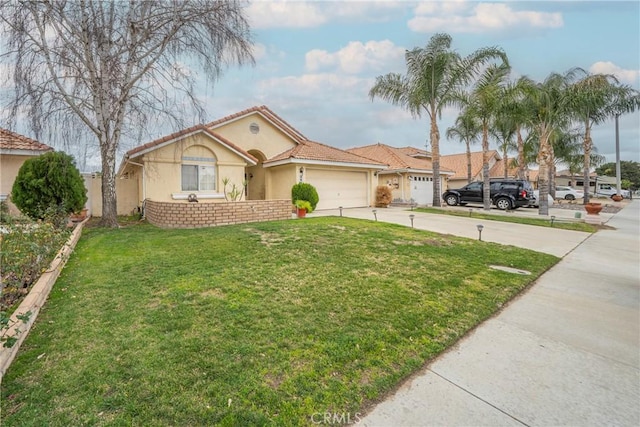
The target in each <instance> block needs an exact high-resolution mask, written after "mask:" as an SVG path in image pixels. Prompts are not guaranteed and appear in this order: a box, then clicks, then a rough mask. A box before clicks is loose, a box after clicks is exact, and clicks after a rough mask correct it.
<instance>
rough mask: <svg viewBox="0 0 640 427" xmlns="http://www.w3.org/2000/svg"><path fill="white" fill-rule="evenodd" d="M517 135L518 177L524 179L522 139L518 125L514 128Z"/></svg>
mask: <svg viewBox="0 0 640 427" xmlns="http://www.w3.org/2000/svg"><path fill="white" fill-rule="evenodd" d="M516 134H517V135H518V179H526V175H525V164H524V140H523V139H522V132H520V125H518V127H517V129H516Z"/></svg>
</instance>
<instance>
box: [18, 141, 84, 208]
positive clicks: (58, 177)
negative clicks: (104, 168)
mask: <svg viewBox="0 0 640 427" xmlns="http://www.w3.org/2000/svg"><path fill="white" fill-rule="evenodd" d="M11 200H12V201H13V203H14V204H15V205H16V206H17V207H18V209H20V211H21V212H22V213H23V214H25V215H27V216H28V217H30V218H32V219H45V218H47V215H50V214H51V213H52V212H55V213H60V212H62V213H65V214H70V213H72V212H77V211H79V210H81V209H82V208H83V207H84V204H85V203H86V202H87V190H86V189H85V187H84V180H83V179H82V176H80V172H79V171H78V168H76V166H75V163H74V161H73V158H72V157H71V156H69V155H68V154H65V153H62V152H50V153H45V154H43V155H41V156H38V157H34V158H32V159H29V160H27V161H26V162H24V164H23V165H22V167H21V168H20V170H19V171H18V176H17V177H16V180H15V182H14V183H13V188H12V190H11Z"/></svg>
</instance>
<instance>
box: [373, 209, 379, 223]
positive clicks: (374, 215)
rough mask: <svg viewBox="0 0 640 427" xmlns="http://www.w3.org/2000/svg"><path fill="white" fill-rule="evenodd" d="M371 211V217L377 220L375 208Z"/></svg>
mask: <svg viewBox="0 0 640 427" xmlns="http://www.w3.org/2000/svg"><path fill="white" fill-rule="evenodd" d="M371 212H373V218H374V219H375V220H376V221H377V220H378V214H377V212H378V211H377V210H375V209H373V210H372V211H371Z"/></svg>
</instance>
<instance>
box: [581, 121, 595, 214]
mask: <svg viewBox="0 0 640 427" xmlns="http://www.w3.org/2000/svg"><path fill="white" fill-rule="evenodd" d="M583 148H584V169H583V174H584V175H583V178H584V186H583V189H584V199H583V201H584V204H585V205H586V204H587V203H589V187H590V186H589V171H590V169H591V150H592V148H593V141H592V140H591V129H590V128H589V122H588V121H587V124H586V126H585V133H584V142H583ZM594 193H595V188H594Z"/></svg>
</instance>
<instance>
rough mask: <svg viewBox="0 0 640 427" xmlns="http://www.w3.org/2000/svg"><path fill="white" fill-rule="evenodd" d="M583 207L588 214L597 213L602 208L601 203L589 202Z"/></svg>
mask: <svg viewBox="0 0 640 427" xmlns="http://www.w3.org/2000/svg"><path fill="white" fill-rule="evenodd" d="M584 209H585V210H586V211H587V213H588V214H589V215H598V214H599V213H600V211H601V210H602V203H596V202H590V203H587V204H585V205H584Z"/></svg>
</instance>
